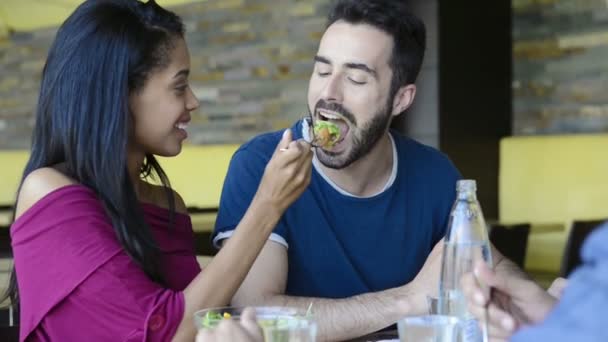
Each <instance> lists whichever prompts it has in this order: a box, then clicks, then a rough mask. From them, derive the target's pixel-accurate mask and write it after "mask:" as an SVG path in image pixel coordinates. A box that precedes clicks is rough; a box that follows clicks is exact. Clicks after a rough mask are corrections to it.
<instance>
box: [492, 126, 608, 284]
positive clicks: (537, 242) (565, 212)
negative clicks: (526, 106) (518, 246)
mask: <svg viewBox="0 0 608 342" xmlns="http://www.w3.org/2000/svg"><path fill="white" fill-rule="evenodd" d="M499 215H500V217H499V220H500V222H501V223H506V224H509V223H526V222H527V223H530V224H531V225H532V229H531V235H530V238H529V240H528V252H527V253H528V255H527V257H526V264H525V265H526V269H528V270H535V271H546V272H551V273H557V272H558V270H559V268H560V264H561V260H562V254H563V249H564V245H565V242H566V238H567V233H568V228H569V227H570V225H571V222H572V221H573V220H595V219H605V218H608V135H605V134H600V135H560V136H533V137H509V138H505V139H503V140H502V141H501V144H500V175H499Z"/></svg>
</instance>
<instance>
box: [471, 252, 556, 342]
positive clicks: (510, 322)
mask: <svg viewBox="0 0 608 342" xmlns="http://www.w3.org/2000/svg"><path fill="white" fill-rule="evenodd" d="M461 285H462V288H463V291H464V295H465V297H466V301H467V307H468V309H469V312H470V313H471V314H473V316H475V318H477V319H478V320H479V321H480V322H483V321H484V320H485V317H486V310H488V329H489V331H488V333H489V337H490V340H491V341H506V340H508V339H509V337H510V336H511V335H512V334H513V333H514V332H515V331H516V330H517V329H518V328H519V327H521V326H523V325H527V324H532V323H536V322H539V321H541V320H542V319H543V318H544V317H545V316H546V315H547V313H548V312H549V311H550V310H551V309H552V308H553V306H554V305H555V302H556V299H555V298H554V297H552V296H551V295H549V294H548V293H547V292H545V291H544V290H543V289H542V288H541V287H540V286H538V285H537V284H536V283H535V282H534V281H532V280H530V279H528V278H522V277H516V276H514V275H513V274H509V275H508V276H506V275H503V274H497V273H495V272H494V271H492V270H490V268H489V267H488V266H487V265H486V264H485V263H483V262H478V263H477V264H476V265H475V269H474V274H471V273H469V274H466V275H464V276H463V278H462V282H461ZM490 288H491V289H492V292H491V293H492V295H491V296H492V298H491V299H490V298H489V297H490V295H489V289H490Z"/></svg>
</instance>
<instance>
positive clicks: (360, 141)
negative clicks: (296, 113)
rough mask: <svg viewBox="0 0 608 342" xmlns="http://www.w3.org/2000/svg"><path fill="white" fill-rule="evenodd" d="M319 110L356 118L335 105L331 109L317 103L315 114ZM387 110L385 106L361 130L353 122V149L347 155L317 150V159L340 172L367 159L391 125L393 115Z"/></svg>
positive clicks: (351, 131)
mask: <svg viewBox="0 0 608 342" xmlns="http://www.w3.org/2000/svg"><path fill="white" fill-rule="evenodd" d="M321 101H322V100H321ZM321 101H320V102H321ZM318 108H326V109H331V110H333V111H335V112H337V113H340V114H342V115H343V116H344V117H346V118H354V116H353V115H352V114H351V113H350V112H349V111H348V110H346V109H345V108H343V107H342V106H341V105H337V104H335V103H334V104H332V105H331V108H327V107H325V106H323V105H321V106H320V103H317V106H316V107H315V112H317V109H318ZM387 108H389V107H388V106H385V107H384V108H381V109H380V110H378V111H377V112H376V114H375V115H374V117H373V119H372V120H371V121H370V122H369V123H368V124H367V125H365V126H364V127H362V128H361V129H359V128H358V127H357V124H356V123H355V122H354V121H351V124H352V125H353V126H354V128H355V129H354V130H353V129H351V130H350V132H349V133H350V134H352V147H351V148H350V151H349V152H348V154H347V155H345V156H342V153H335V152H332V151H326V150H321V149H320V148H317V153H316V156H317V159H318V160H319V161H320V162H321V164H323V165H325V166H326V167H329V168H332V169H336V170H339V169H344V168H346V167H348V166H350V165H351V164H352V163H354V162H356V161H357V160H359V159H361V158H363V157H365V156H366V155H367V154H368V153H369V152H370V151H371V150H372V149H373V148H374V147H375V146H376V144H377V143H378V141H380V139H381V138H382V136H383V135H384V133H385V132H386V129H387V128H388V126H389V124H390V121H391V117H392V115H391V113H390V111H388V109H387ZM349 121H350V120H349ZM359 132H361V133H360V134H361V136H357V134H356V133H359Z"/></svg>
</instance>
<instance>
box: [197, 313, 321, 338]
mask: <svg viewBox="0 0 608 342" xmlns="http://www.w3.org/2000/svg"><path fill="white" fill-rule="evenodd" d="M244 309H245V308H235V307H221V308H211V309H205V310H200V311H197V312H195V313H194V324H195V326H196V328H197V329H199V330H200V329H213V328H215V327H217V326H218V325H219V324H220V323H221V322H222V321H223V320H229V319H231V320H235V319H236V320H238V319H240V316H241V313H242V312H243V310H244ZM253 309H254V310H255V314H256V320H257V323H258V325H259V326H260V329H261V331H262V334H263V336H264V342H294V341H297V342H300V341H301V342H313V341H315V339H316V336H317V325H316V323H315V321H314V319H313V317H312V315H311V314H310V312H308V313H307V311H305V310H300V309H297V308H290V307H269V306H263V307H254V308H253Z"/></svg>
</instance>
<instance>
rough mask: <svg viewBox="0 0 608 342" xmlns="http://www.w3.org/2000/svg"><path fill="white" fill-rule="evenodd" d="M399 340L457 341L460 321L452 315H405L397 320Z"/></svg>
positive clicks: (403, 341) (418, 341) (423, 341)
mask: <svg viewBox="0 0 608 342" xmlns="http://www.w3.org/2000/svg"><path fill="white" fill-rule="evenodd" d="M397 328H398V330H399V341H401V342H457V341H458V340H459V336H460V321H459V319H458V318H457V317H454V316H443V315H427V316H411V317H405V318H403V319H401V320H400V321H399V322H397Z"/></svg>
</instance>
